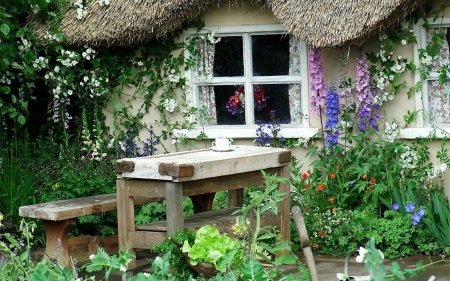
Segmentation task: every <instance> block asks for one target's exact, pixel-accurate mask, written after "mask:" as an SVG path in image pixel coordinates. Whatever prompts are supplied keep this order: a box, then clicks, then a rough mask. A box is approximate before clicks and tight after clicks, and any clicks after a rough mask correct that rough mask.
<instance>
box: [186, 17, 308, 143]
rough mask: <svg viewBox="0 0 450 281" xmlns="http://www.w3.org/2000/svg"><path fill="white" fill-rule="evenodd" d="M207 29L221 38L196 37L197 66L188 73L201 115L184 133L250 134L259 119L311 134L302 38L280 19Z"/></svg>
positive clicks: (294, 133) (286, 132) (287, 133)
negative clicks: (271, 22) (286, 29)
mask: <svg viewBox="0 0 450 281" xmlns="http://www.w3.org/2000/svg"><path fill="white" fill-rule="evenodd" d="M208 29H209V30H212V31H215V35H216V38H217V39H220V40H217V41H218V42H216V43H215V44H211V43H210V42H211V38H208V37H207V36H206V37H205V38H204V39H203V40H199V44H198V47H197V48H198V52H199V55H198V64H197V65H198V68H197V69H195V70H192V71H190V72H189V73H187V75H188V78H189V80H190V81H191V85H192V88H191V93H192V102H193V104H194V106H195V107H197V108H201V109H203V111H202V113H203V116H202V115H201V116H199V117H198V118H197V124H198V126H199V127H198V129H197V130H193V131H190V132H186V131H184V132H183V133H185V134H187V135H188V136H190V137H195V136H197V135H198V133H199V132H200V131H201V130H204V131H205V133H206V135H207V136H208V137H211V138H214V137H217V136H223V135H226V136H229V137H233V138H252V137H255V130H256V128H257V125H256V124H257V123H258V122H262V123H268V122H270V121H279V122H280V123H281V127H282V131H281V135H282V136H284V137H300V136H312V135H314V134H315V132H316V131H315V129H307V127H308V121H307V120H305V118H302V113H303V112H304V113H305V114H307V113H308V111H309V108H308V99H307V92H308V86H307V83H308V82H307V65H306V63H307V55H306V45H305V44H304V43H302V42H300V41H299V40H297V39H295V38H294V37H293V36H290V35H289V34H286V33H285V32H284V29H283V27H282V26H279V25H270V26H246V27H234V28H233V27H229V28H223V27H222V28H208ZM204 116H206V117H207V118H204Z"/></svg>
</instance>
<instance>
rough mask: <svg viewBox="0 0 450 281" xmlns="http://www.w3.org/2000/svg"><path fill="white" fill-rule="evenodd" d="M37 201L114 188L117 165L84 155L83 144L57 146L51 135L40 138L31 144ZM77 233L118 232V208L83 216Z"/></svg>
mask: <svg viewBox="0 0 450 281" xmlns="http://www.w3.org/2000/svg"><path fill="white" fill-rule="evenodd" d="M31 147H32V151H33V152H32V153H31V157H32V159H33V161H32V162H30V163H28V164H27V165H28V166H27V169H29V170H30V171H31V172H32V174H33V175H34V182H35V190H36V191H37V193H36V195H35V197H34V198H35V201H36V202H49V201H56V200H64V199H73V198H80V197H87V196H93V195H100V194H110V193H114V192H115V188H116V183H115V180H116V175H115V172H114V171H115V165H114V163H113V162H111V161H110V160H106V159H105V160H102V161H97V160H94V159H88V158H82V156H83V155H82V150H81V147H82V146H81V145H80V144H79V145H77V144H76V143H73V145H72V147H70V148H64V146H58V145H57V143H56V142H55V141H54V139H52V138H46V139H39V140H37V141H36V142H34V143H33V144H31ZM71 232H72V233H74V234H90V235H101V236H106V235H111V234H114V233H117V217H116V213H115V212H108V213H101V214H96V215H90V216H84V217H81V218H79V220H77V221H76V222H75V223H74V225H73V227H72V228H71Z"/></svg>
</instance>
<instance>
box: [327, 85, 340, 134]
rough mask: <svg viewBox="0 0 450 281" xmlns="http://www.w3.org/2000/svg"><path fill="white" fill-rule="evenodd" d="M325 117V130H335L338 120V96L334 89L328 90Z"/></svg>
mask: <svg viewBox="0 0 450 281" xmlns="http://www.w3.org/2000/svg"><path fill="white" fill-rule="evenodd" d="M326 117H327V120H326V124H325V129H333V128H335V127H336V126H337V123H338V119H339V94H338V93H337V91H336V88H334V87H330V88H329V89H328V93H327V110H326Z"/></svg>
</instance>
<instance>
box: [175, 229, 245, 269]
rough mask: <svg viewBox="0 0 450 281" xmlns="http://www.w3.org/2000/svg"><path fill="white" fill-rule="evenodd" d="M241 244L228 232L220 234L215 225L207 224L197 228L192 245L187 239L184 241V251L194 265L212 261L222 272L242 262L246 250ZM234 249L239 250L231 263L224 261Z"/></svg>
mask: <svg viewBox="0 0 450 281" xmlns="http://www.w3.org/2000/svg"><path fill="white" fill-rule="evenodd" d="M241 246H242V245H240V243H239V241H238V240H236V239H233V238H231V237H230V236H228V235H227V234H220V233H219V231H218V230H217V228H215V227H213V226H210V225H205V226H203V227H201V228H200V229H199V230H197V233H196V234H195V241H194V244H193V245H192V246H191V245H190V243H189V241H187V240H185V241H184V242H183V249H182V251H183V252H184V253H187V254H188V256H189V258H190V261H191V264H192V265H197V264H198V263H199V262H206V263H211V264H214V266H215V267H216V269H217V270H219V271H220V272H225V271H226V270H227V269H228V266H236V265H239V264H240V263H242V260H243V254H244V251H243V248H242V247H241ZM234 251H237V252H236V253H233V255H232V257H233V259H232V261H231V263H229V264H227V263H224V262H222V260H223V259H224V258H225V257H226V256H227V255H228V254H229V253H230V252H234Z"/></svg>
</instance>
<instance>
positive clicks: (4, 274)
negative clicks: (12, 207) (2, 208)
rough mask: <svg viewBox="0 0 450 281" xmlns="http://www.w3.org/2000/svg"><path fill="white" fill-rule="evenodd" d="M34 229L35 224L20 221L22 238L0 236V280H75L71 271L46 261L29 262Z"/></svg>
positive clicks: (7, 235) (6, 235) (8, 235)
mask: <svg viewBox="0 0 450 281" xmlns="http://www.w3.org/2000/svg"><path fill="white" fill-rule="evenodd" d="M0 223H1V220H0ZM35 229H36V224H34V223H26V222H25V221H23V220H22V221H21V223H20V227H19V231H20V232H21V234H22V237H20V238H17V237H16V236H13V235H11V234H9V233H6V234H2V235H0V252H1V253H2V255H3V257H2V261H1V262H0V280H1V281H15V280H30V281H40V280H42V281H44V280H55V281H63V280H75V278H76V276H74V272H73V271H72V269H69V268H63V267H61V266H60V265H59V264H58V263H56V262H51V261H49V260H48V259H43V260H42V261H40V262H38V263H36V264H35V263H34V261H32V260H31V256H30V254H31V246H30V242H31V241H32V240H33V231H34V230H35ZM86 280H92V279H86Z"/></svg>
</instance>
